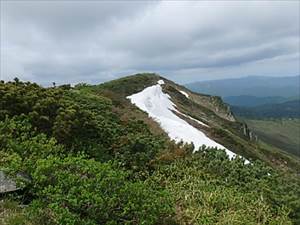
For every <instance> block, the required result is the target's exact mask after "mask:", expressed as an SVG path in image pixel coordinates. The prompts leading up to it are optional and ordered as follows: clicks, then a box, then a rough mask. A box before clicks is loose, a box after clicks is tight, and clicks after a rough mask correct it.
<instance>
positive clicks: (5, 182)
mask: <svg viewBox="0 0 300 225" xmlns="http://www.w3.org/2000/svg"><path fill="white" fill-rule="evenodd" d="M16 190H19V188H18V187H17V184H16V182H15V181H14V180H12V179H11V178H9V177H7V176H6V175H5V173H4V172H3V171H0V193H6V192H12V191H16Z"/></svg>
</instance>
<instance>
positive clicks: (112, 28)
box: [1, 1, 300, 83]
mask: <svg viewBox="0 0 300 225" xmlns="http://www.w3.org/2000/svg"><path fill="white" fill-rule="evenodd" d="M299 4H300V3H299V2H283V1H282V2H279V1H276V2H271V1H266V2H258V1H251V2H250V1H248V2H245V1H241V2H238V1H229V2H225V1H199V2H196V1H181V2H180V1H171V2H168V1H163V2H136V1H128V2H123V1H122V2H102V1H87V2H83V1H81V2H78V1H74V2H70V1H63V2H44V1H43V2H37V1H31V2H28V1H22V2H20V1H16V2H13V1H10V2H8V1H4V2H1V76H2V79H3V78H4V79H11V78H13V77H14V76H16V75H18V76H20V78H21V79H26V80H32V81H37V82H40V83H51V82H52V81H56V82H57V83H62V82H72V83H74V82H101V81H105V80H109V79H111V78H116V77H118V76H121V75H128V74H129V73H131V72H138V71H154V72H159V73H162V74H163V75H166V76H169V77H171V78H173V79H175V80H177V81H180V82H186V81H192V80H201V79H209V78H210V77H211V79H215V78H221V77H226V76H243V75H251V74H256V75H294V74H299V73H300V71H299V70H300V68H299V48H300V46H299V32H300V30H299V29H300V28H299V26H300V24H299V14H300V12H299Z"/></svg>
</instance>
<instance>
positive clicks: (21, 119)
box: [0, 74, 300, 225]
mask: <svg viewBox="0 0 300 225" xmlns="http://www.w3.org/2000/svg"><path fill="white" fill-rule="evenodd" d="M160 80H163V81H164V82H163V83H164V84H162V81H160ZM158 81H160V82H159V83H160V84H157V83H158ZM147 90H151V91H149V93H150V95H147V96H146V98H145V91H146V92H147V93H148V91H147ZM153 92H154V93H153ZM141 93H143V95H142V101H141V102H142V103H143V104H144V103H145V104H144V106H145V107H146V111H147V112H144V111H143V110H141V109H140V108H139V107H137V106H136V105H134V104H132V103H131V99H128V98H127V97H128V96H131V97H132V96H135V97H136V96H138V97H140V94H141ZM149 93H148V94H149ZM155 93H157V95H156V94H155ZM148 97H149V98H150V100H149V102H150V103H151V104H152V107H151V105H149V104H147V102H148V101H147V99H148ZM134 99H135V98H134ZM138 99H139V98H138ZM161 100H163V101H161ZM153 101H154V102H153ZM149 102H148V103H149ZM137 103H138V102H137ZM157 103H159V104H158V107H160V108H162V110H154V108H155V107H154V108H153V106H156V104H157ZM172 106H173V108H171V107H172ZM169 108H171V110H170V109H169ZM153 110H154V111H153ZM158 112H162V114H157V113H158ZM148 113H153V115H152V116H158V117H159V118H160V119H161V118H164V116H166V118H167V119H171V120H172V123H173V122H174V120H175V121H177V122H178V123H179V124H180V125H184V130H183V129H175V127H174V131H176V135H178V134H180V135H184V134H187V133H188V131H189V130H191V129H193V130H194V131H195V132H197V135H198V134H200V133H201V135H199V136H201V138H200V140H199V142H201V141H203V140H204V139H203V138H204V137H206V140H209V143H208V144H212V143H213V144H215V143H218V144H220V145H222V146H224V147H226V148H227V149H229V150H230V151H232V152H234V153H236V154H239V155H241V156H244V157H246V158H247V159H249V160H251V163H248V164H245V163H244V160H243V159H241V158H239V157H237V158H233V159H229V157H228V155H227V154H226V152H225V151H224V150H219V149H216V148H207V147H201V148H200V149H199V150H198V151H196V152H195V151H194V146H193V145H190V144H185V143H175V141H171V140H170V138H169V137H170V136H169V133H168V131H170V130H165V129H163V128H164V127H162V126H161V125H162V124H160V123H158V122H157V120H153V117H152V118H151V117H149V114H148ZM173 124H174V123H173ZM191 126H192V127H193V128H191ZM194 131H193V132H194ZM197 137H198V136H197ZM251 137H252V138H251ZM174 139H175V137H174ZM175 140H176V139H175ZM176 141H177V140H176ZM253 159H262V160H256V161H253ZM268 165H271V166H272V167H273V168H272V167H270V166H268ZM297 165H298V164H297V160H296V159H293V158H292V157H290V156H289V155H287V154H283V153H282V152H281V151H280V150H275V149H273V148H271V147H270V146H267V145H263V144H262V143H258V142H256V140H255V139H253V135H252V134H251V133H250V132H249V130H247V127H246V126H245V125H244V124H243V123H240V122H238V121H236V119H235V118H234V117H233V115H232V114H231V112H230V110H229V108H228V106H227V105H225V104H224V103H223V102H222V101H221V99H220V98H217V97H213V96H208V95H200V94H195V93H193V92H191V91H189V90H187V89H186V88H184V87H182V86H180V85H177V84H175V83H173V82H171V81H169V80H167V79H164V78H162V77H160V76H158V75H155V74H139V75H135V76H130V77H125V78H122V79H119V80H114V81H112V82H107V83H104V84H100V85H88V84H79V85H76V86H75V87H71V86H70V85H63V86H59V87H51V88H43V87H41V86H39V85H37V84H34V83H29V82H26V83H25V82H21V81H19V80H18V79H16V80H15V81H13V82H3V81H2V82H0V171H2V172H3V173H4V174H5V176H6V177H5V179H6V178H7V179H10V180H12V181H18V182H16V185H17V191H16V192H13V193H11V194H10V193H4V194H3V193H0V195H1V201H0V223H1V224H4V225H11V224H26V225H32V224H45V223H47V224H48V225H57V224H73V225H75V224H90V225H97V224H99V223H101V224H132V225H135V224H147V225H152V224H153V225H155V224H156V225H157V224H161V225H170V224H174V225H180V224H199V225H200V224H232V223H235V221H238V222H239V223H240V224H257V223H259V224H264V225H267V224H293V223H294V224H297V223H298V224H299V222H300V214H299V212H300V201H299V194H300V193H299V191H300V188H299V187H300V179H299V175H298V174H299V169H298V168H299V167H298V166H297ZM2 177H3V176H2ZM24 178H26V179H24ZM1 179H2V178H1V177H0V186H2V180H1ZM0 191H2V189H1V190H0Z"/></svg>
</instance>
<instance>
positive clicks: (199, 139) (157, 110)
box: [127, 80, 236, 159]
mask: <svg viewBox="0 0 300 225" xmlns="http://www.w3.org/2000/svg"><path fill="white" fill-rule="evenodd" d="M161 84H164V81H163V80H159V81H158V84H156V85H153V86H150V87H147V88H145V89H144V90H143V91H141V92H139V93H136V94H133V95H131V96H128V97H127V98H128V99H130V101H131V103H132V104H134V105H136V106H137V107H138V108H140V109H141V110H143V111H145V112H147V113H148V115H149V116H150V117H151V118H153V119H154V120H155V121H157V122H158V123H159V124H160V126H161V127H162V129H163V130H164V131H165V132H167V134H168V136H169V137H170V138H171V139H172V140H175V141H176V142H180V141H184V142H186V143H191V142H193V144H194V146H195V149H196V150H198V148H199V147H201V146H202V145H206V146H207V147H217V148H219V149H225V151H226V153H227V155H228V156H229V158H230V159H232V158H233V157H235V156H236V154H235V153H233V152H231V151H229V150H228V149H226V148H225V147H224V146H222V145H220V144H218V143H217V142H215V141H214V140H212V139H210V138H209V137H207V136H206V135H205V134H204V133H203V132H201V131H200V130H198V129H196V128H195V127H193V126H191V125H190V124H189V123H187V122H186V121H185V120H183V119H181V118H180V117H178V116H177V115H176V114H175V113H174V112H173V111H176V112H179V111H178V110H177V109H176V108H175V107H176V105H175V104H174V103H173V102H172V101H171V100H170V98H171V97H170V96H169V95H168V94H165V93H163V91H162V88H161ZM179 113H180V112H179ZM185 116H186V115H185ZM187 117H188V116H187ZM198 122H200V121H198ZM200 123H201V122H200ZM206 126H207V125H206Z"/></svg>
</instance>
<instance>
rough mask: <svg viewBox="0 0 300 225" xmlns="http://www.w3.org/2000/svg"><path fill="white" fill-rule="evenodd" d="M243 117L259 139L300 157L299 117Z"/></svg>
mask: <svg viewBox="0 0 300 225" xmlns="http://www.w3.org/2000/svg"><path fill="white" fill-rule="evenodd" d="M243 119H244V121H245V122H246V123H247V124H248V126H249V128H250V129H251V130H252V131H253V132H254V133H255V134H256V135H258V137H259V139H261V140H263V141H264V142H266V143H269V144H270V145H272V146H276V147H277V148H280V149H282V150H284V151H287V152H290V153H291V154H294V155H296V156H298V157H300V148H299V146H300V136H299V134H300V120H299V119H296V118H294V119H291V118H289V119H268V118H264V119H259V120H258V119H247V118H243Z"/></svg>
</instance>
